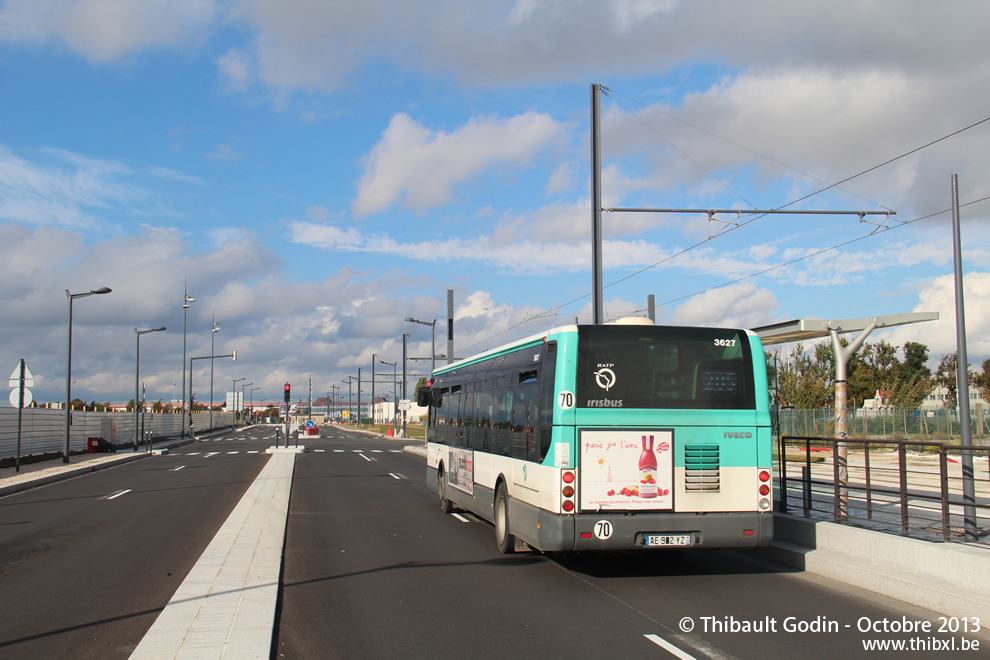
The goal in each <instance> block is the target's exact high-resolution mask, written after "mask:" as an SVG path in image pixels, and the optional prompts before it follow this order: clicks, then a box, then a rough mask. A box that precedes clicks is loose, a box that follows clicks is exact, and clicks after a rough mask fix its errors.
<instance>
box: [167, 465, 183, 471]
mask: <svg viewBox="0 0 990 660" xmlns="http://www.w3.org/2000/svg"><path fill="white" fill-rule="evenodd" d="M184 467H186V466H185V465H180V466H179V467H177V468H172V469H171V470H170V471H171V472H178V471H179V470H181V469H182V468H184Z"/></svg>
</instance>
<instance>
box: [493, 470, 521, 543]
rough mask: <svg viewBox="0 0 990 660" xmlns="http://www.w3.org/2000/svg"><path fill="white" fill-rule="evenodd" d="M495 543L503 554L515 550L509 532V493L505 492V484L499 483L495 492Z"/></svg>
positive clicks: (513, 539)
mask: <svg viewBox="0 0 990 660" xmlns="http://www.w3.org/2000/svg"><path fill="white" fill-rule="evenodd" d="M495 544H496V545H498V551H499V552H501V553H502V554H503V555H510V554H512V553H513V552H515V550H516V540H515V538H513V536H512V534H511V533H510V532H509V495H508V494H507V493H506V492H505V484H499V486H498V490H497V491H496V492H495Z"/></svg>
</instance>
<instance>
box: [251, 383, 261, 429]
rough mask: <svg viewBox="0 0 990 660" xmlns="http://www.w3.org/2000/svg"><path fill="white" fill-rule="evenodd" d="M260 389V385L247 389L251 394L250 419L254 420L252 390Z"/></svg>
mask: <svg viewBox="0 0 990 660" xmlns="http://www.w3.org/2000/svg"><path fill="white" fill-rule="evenodd" d="M260 389H261V388H260V387H252V388H251V389H250V390H248V391H249V392H250V394H251V413H250V414H251V421H254V391H255V390H260Z"/></svg>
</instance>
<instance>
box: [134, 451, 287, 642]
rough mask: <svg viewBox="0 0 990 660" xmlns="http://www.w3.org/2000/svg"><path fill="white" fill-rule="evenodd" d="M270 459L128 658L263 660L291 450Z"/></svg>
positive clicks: (272, 619) (271, 627) (279, 567)
mask: <svg viewBox="0 0 990 660" xmlns="http://www.w3.org/2000/svg"><path fill="white" fill-rule="evenodd" d="M269 452H270V453H272V457H271V458H270V459H269V460H268V463H267V464H266V465H265V467H264V468H263V469H262V471H261V473H260V474H259V475H258V477H257V478H256V479H255V480H254V483H252V484H251V486H250V487H249V488H248V490H247V492H246V493H245V494H244V496H243V497H242V498H241V501H240V502H239V503H238V504H237V506H236V507H234V510H233V511H232V512H231V514H230V516H229V517H228V518H227V521H226V522H224V524H223V526H222V527H221V528H220V531H219V532H217V535H216V536H215V537H214V538H213V541H212V542H211V543H210V545H209V547H207V549H206V551H205V552H204V553H203V554H202V556H201V557H200V558H199V561H197V562H196V565H195V566H194V567H193V569H192V570H191V571H190V572H189V575H187V576H186V579H185V580H183V582H182V584H181V585H180V586H179V589H178V590H177V591H176V592H175V594H174V595H173V596H172V599H171V600H170V601H169V602H168V605H166V606H165V609H164V610H163V611H162V613H161V614H160V615H159V617H158V619H157V620H156V621H155V623H154V624H153V625H152V626H151V629H150V630H148V632H147V634H146V635H145V636H144V639H142V640H141V643H140V644H138V647H137V648H136V649H135V650H134V653H133V654H132V655H131V658H133V659H135V660H143V659H145V658H147V659H149V660H157V659H160V658H238V659H239V658H268V657H269V655H270V654H271V646H272V636H273V634H274V627H275V606H276V604H277V602H278V590H279V581H280V578H281V573H282V550H283V544H284V542H285V526H286V521H287V519H288V514H289V494H290V492H291V490H292V473H293V467H294V465H295V458H296V453H297V452H296V451H294V448H288V449H286V448H279V449H270V450H269Z"/></svg>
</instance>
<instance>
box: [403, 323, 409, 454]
mask: <svg viewBox="0 0 990 660" xmlns="http://www.w3.org/2000/svg"><path fill="white" fill-rule="evenodd" d="M408 341H409V333H408V332H403V333H402V400H403V401H405V400H406V353H407V349H406V346H407V344H408ZM402 437H403V438H408V437H409V435H408V433H407V428H406V411H405V410H403V411H402Z"/></svg>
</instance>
